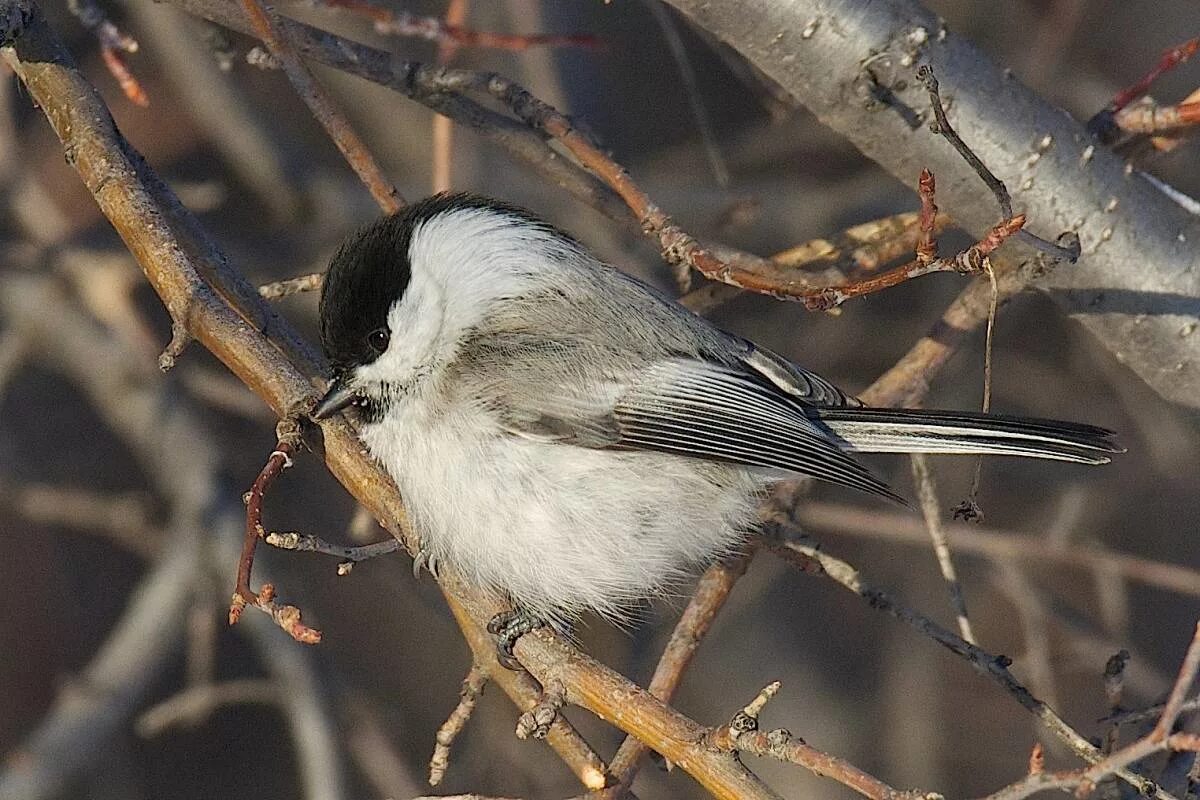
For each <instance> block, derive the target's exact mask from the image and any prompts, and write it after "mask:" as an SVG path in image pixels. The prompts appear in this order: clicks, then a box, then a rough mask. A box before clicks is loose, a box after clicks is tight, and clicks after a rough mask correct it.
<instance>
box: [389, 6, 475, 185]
mask: <svg viewBox="0 0 1200 800" xmlns="http://www.w3.org/2000/svg"><path fill="white" fill-rule="evenodd" d="M387 13H390V12H387ZM466 21H467V0H450V4H449V5H448V6H446V22H445V24H446V25H448V26H451V27H461V26H462V25H463V24H465V23H466ZM458 48H459V44H458V43H457V42H456V41H455V40H454V39H452V38H450V37H445V38H443V39H441V40H440V41H439V42H438V47H437V63H438V64H439V65H442V66H445V65H447V64H449V63H450V62H451V61H452V60H453V59H454V55H455V54H456V53H457V52H458ZM431 124H432V125H433V130H432V134H431V136H430V148H431V150H432V151H433V156H432V160H433V164H432V166H431V167H430V176H431V177H430V184H431V186H430V188H431V189H432V190H433V193H434V194H437V193H438V192H447V191H449V190H450V187H451V186H452V185H453V184H452V182H451V167H452V163H453V154H454V123H453V122H452V121H451V119H450V118H449V117H447V116H444V115H442V114H434V115H433V122H432V123H431Z"/></svg>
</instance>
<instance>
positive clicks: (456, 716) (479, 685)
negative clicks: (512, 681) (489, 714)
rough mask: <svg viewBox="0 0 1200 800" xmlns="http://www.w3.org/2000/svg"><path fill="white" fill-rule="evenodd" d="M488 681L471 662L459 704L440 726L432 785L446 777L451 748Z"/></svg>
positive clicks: (431, 764)
mask: <svg viewBox="0 0 1200 800" xmlns="http://www.w3.org/2000/svg"><path fill="white" fill-rule="evenodd" d="M487 681H488V676H487V673H486V672H485V671H484V670H483V668H482V667H480V666H479V665H478V664H474V663H473V664H471V669H470V671H468V672H467V677H466V678H464V679H463V684H462V690H461V691H460V692H459V695H458V705H456V706H455V707H454V710H453V711H451V712H450V716H449V717H447V718H446V721H445V722H443V723H442V727H440V728H438V731H437V736H436V737H435V740H436V744H435V745H434V748H433V756H432V757H431V758H430V759H429V785H430V786H437V785H438V784H439V783H441V782H442V778H444V777H446V768H447V767H448V766H449V765H450V748H451V747H452V746H453V745H454V740H455V739H457V738H458V735H459V734H460V733H462V730H463V728H465V727H466V725H467V722H468V721H469V720H470V719H471V714H472V713H473V712H474V711H475V704H476V703H478V702H479V697H480V695H482V694H483V689H484V687H485V686H486V685H487ZM548 727H549V726H548V725H547V728H548ZM543 736H544V734H543Z"/></svg>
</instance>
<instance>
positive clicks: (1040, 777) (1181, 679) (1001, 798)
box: [988, 623, 1200, 800]
mask: <svg viewBox="0 0 1200 800" xmlns="http://www.w3.org/2000/svg"><path fill="white" fill-rule="evenodd" d="M1198 671H1200V623H1198V624H1197V626H1196V632H1195V634H1194V635H1193V637H1192V640H1191V643H1190V644H1189V646H1188V649H1187V653H1186V654H1185V655H1184V658H1183V663H1182V664H1181V665H1180V667H1179V673H1178V675H1177V676H1176V679H1175V687H1174V689H1172V691H1171V696H1170V698H1169V699H1168V700H1167V702H1166V704H1165V705H1164V706H1163V710H1162V714H1161V715H1160V717H1159V720H1158V724H1157V725H1155V726H1154V729H1153V730H1151V731H1150V732H1149V733H1147V734H1146V735H1145V736H1143V737H1142V738H1141V739H1138V740H1137V741H1135V742H1132V743H1131V744H1129V745H1126V746H1125V747H1123V748H1121V749H1120V750H1117V751H1115V752H1113V753H1110V754H1108V755H1107V756H1106V757H1104V758H1102V759H1099V760H1097V761H1095V762H1093V763H1092V764H1091V765H1090V766H1088V767H1086V768H1084V769H1080V770H1072V771H1069V772H1058V773H1032V772H1031V773H1030V774H1029V775H1028V776H1027V777H1026V778H1024V779H1023V780H1020V781H1017V782H1016V783H1014V784H1011V785H1009V786H1006V787H1004V788H1003V789H1001V790H999V791H997V792H995V793H993V794H991V795H989V796H988V800H1021V798H1025V797H1029V796H1030V795H1032V794H1036V793H1037V792H1040V791H1043V790H1045V789H1075V796H1076V797H1080V798H1086V797H1088V796H1090V795H1091V793H1092V792H1093V790H1094V789H1095V788H1096V786H1097V785H1098V784H1099V783H1100V781H1102V780H1104V779H1106V778H1108V777H1110V776H1112V775H1121V776H1122V777H1124V775H1123V772H1124V771H1125V769H1126V767H1128V766H1130V765H1131V764H1134V763H1136V762H1138V761H1141V760H1142V759H1144V758H1146V757H1148V756H1151V755H1153V754H1155V753H1158V752H1162V751H1164V750H1173V751H1185V750H1186V751H1192V752H1195V753H1198V754H1200V736H1197V735H1195V734H1189V733H1176V734H1172V733H1171V731H1172V729H1173V728H1174V727H1175V723H1176V721H1177V720H1178V719H1179V713H1180V710H1181V708H1182V706H1183V697H1184V695H1185V694H1186V693H1187V691H1188V689H1189V688H1190V687H1191V685H1192V684H1193V683H1194V682H1195V680H1196V674H1197V672H1198ZM1149 786H1150V787H1151V789H1152V790H1153V791H1156V792H1161V790H1160V789H1158V787H1157V785H1156V784H1154V783H1152V782H1150V783H1149ZM1145 793H1146V792H1145V791H1143V794H1145Z"/></svg>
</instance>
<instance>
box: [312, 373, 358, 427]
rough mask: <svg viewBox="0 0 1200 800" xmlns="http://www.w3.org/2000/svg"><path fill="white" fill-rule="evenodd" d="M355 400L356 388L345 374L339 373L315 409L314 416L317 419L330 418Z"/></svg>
mask: <svg viewBox="0 0 1200 800" xmlns="http://www.w3.org/2000/svg"><path fill="white" fill-rule="evenodd" d="M354 400H355V394H354V389H353V388H352V387H351V386H350V380H349V378H348V377H347V376H345V375H339V376H338V377H336V378H334V379H333V382H332V383H330V384H329V391H327V392H325V396H324V397H322V398H321V402H319V403H317V407H316V408H314V409H313V412H312V418H313V419H316V420H321V419H329V418H330V417H332V416H333V415H334V414H336V413H338V412H339V411H341V410H342V409H343V408H345V407H346V406H348V405H350V404H351V403H353V402H354Z"/></svg>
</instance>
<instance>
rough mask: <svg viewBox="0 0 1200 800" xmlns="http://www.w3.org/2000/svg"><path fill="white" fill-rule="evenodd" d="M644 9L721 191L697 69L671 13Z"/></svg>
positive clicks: (723, 182) (724, 175)
mask: <svg viewBox="0 0 1200 800" xmlns="http://www.w3.org/2000/svg"><path fill="white" fill-rule="evenodd" d="M646 7H647V8H648V9H649V10H650V13H652V14H653V15H654V21H655V22H657V23H658V27H659V29H661V30H662V34H663V39H665V40H666V42H667V47H668V48H670V50H671V57H672V58H673V59H674V60H675V66H676V67H677V68H678V69H679V77H680V78H681V79H682V80H683V88H684V92H685V94H686V95H687V100H688V105H689V106H691V109H692V117H693V118H694V119H695V120H696V129H697V130H698V131H699V133H700V140H701V141H702V142H703V143H704V153H705V155H706V156H707V157H708V166H709V168H710V169H711V170H712V174H713V179H714V180H715V181H716V182H717V185H718V186H720V187H721V188H722V189H724V188H727V187H728V186H729V167H728V166H727V165H726V163H725V157H724V156H723V155H721V145H720V143H719V142H717V134H716V132H715V131H714V130H713V124H712V119H711V118H710V117H709V114H708V109H707V108H706V107H705V105H704V96H703V94H701V92H700V82H699V80H697V78H696V70H695V68H694V67H693V66H692V62H691V59H690V58H688V52H687V47H686V46H685V45H684V43H683V37H682V36H680V35H679V27H678V23H677V22H676V20H675V19H674V18H673V17H672V14H673V13H674V12H673V11H671V9H669V8H667V6H665V5H663V4H662V3H659V2H651V3H647V4H646ZM680 291H684V292H686V291H687V287H682V286H681V288H680Z"/></svg>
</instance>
